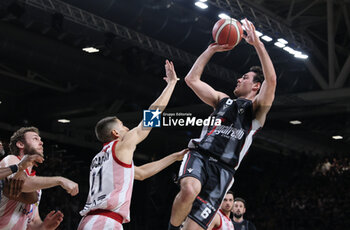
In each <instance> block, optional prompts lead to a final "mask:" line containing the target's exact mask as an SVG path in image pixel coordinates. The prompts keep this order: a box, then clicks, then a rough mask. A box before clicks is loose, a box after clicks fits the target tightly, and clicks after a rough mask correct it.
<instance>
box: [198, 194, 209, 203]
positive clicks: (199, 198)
mask: <svg viewBox="0 0 350 230" xmlns="http://www.w3.org/2000/svg"><path fill="white" fill-rule="evenodd" d="M197 199H198V200H200V201H202V202H203V203H204V204H206V203H208V202H206V201H205V200H203V199H202V198H201V197H200V196H197Z"/></svg>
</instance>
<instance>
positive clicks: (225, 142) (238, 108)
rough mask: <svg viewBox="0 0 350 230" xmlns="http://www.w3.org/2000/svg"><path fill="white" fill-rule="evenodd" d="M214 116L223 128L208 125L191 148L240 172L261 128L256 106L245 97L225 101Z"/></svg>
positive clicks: (192, 142) (225, 99)
mask: <svg viewBox="0 0 350 230" xmlns="http://www.w3.org/2000/svg"><path fill="white" fill-rule="evenodd" d="M210 116H211V117H212V118H214V119H220V120H221V125H219V126H215V125H213V126H204V127H203V129H202V133H201V137H200V138H198V139H192V140H191V141H190V143H189V147H190V148H196V149H197V150H198V151H199V152H202V153H206V154H209V155H210V156H212V157H213V158H215V159H217V160H219V161H220V162H222V163H224V164H226V165H228V166H229V167H230V168H231V169H232V168H234V169H235V170H236V169H237V168H238V166H239V164H240V162H241V160H242V159H243V157H244V156H245V154H246V153H247V152H248V149H249V147H250V145H251V143H252V139H253V135H254V134H255V133H256V131H258V129H259V128H260V127H261V125H260V123H259V122H258V121H257V120H255V119H254V114H253V103H252V101H251V100H247V99H244V98H238V99H230V98H223V99H222V100H221V101H220V102H219V103H218V105H217V106H216V108H215V110H214V112H213V113H212V114H211V115H210Z"/></svg>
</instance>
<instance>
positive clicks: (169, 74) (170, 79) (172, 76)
mask: <svg viewBox="0 0 350 230" xmlns="http://www.w3.org/2000/svg"><path fill="white" fill-rule="evenodd" d="M165 73H166V77H164V78H163V79H164V80H165V81H166V82H167V83H168V84H169V83H175V82H176V81H177V80H178V78H177V75H176V72H175V68H174V63H173V62H172V61H169V60H165Z"/></svg>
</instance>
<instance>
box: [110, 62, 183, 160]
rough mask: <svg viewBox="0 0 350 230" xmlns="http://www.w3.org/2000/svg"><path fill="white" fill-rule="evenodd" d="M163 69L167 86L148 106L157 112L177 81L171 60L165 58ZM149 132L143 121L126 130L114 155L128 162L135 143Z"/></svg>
mask: <svg viewBox="0 0 350 230" xmlns="http://www.w3.org/2000/svg"><path fill="white" fill-rule="evenodd" d="M165 71H166V77H164V80H165V81H166V82H167V86H166V87H165V89H164V90H163V92H162V94H161V95H160V96H159V97H158V98H157V100H155V101H154V102H153V103H152V104H151V106H150V107H149V108H150V109H155V110H159V113H161V112H162V111H163V110H164V109H165V107H166V106H167V105H168V102H169V100H170V97H171V95H172V93H173V91H174V88H175V85H176V82H177V76H176V72H175V68H174V64H173V63H172V62H169V61H168V60H166V62H165ZM150 132H151V128H144V127H143V121H141V122H140V124H139V125H138V126H137V127H135V128H133V129H132V130H130V131H129V132H127V133H126V134H125V136H124V137H123V139H122V140H121V141H120V142H119V143H118V145H116V149H115V152H116V157H117V158H118V159H119V160H121V161H122V162H124V163H126V164H130V163H131V161H132V157H133V152H134V150H135V148H136V145H137V144H138V143H140V142H141V141H143V140H144V139H145V138H146V137H147V136H148V134H149V133H150Z"/></svg>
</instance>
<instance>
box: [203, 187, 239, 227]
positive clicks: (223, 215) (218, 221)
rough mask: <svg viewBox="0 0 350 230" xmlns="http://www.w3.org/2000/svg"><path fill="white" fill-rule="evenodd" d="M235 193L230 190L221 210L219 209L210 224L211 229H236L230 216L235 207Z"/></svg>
mask: <svg viewBox="0 0 350 230" xmlns="http://www.w3.org/2000/svg"><path fill="white" fill-rule="evenodd" d="M233 201H234V200H233V193H232V191H228V192H227V193H226V195H225V198H224V200H223V201H222V204H221V207H220V209H219V211H217V213H216V215H215V217H214V220H213V221H212V222H211V224H210V226H209V228H208V229H209V230H234V229H235V228H234V227H233V222H232V220H231V218H230V214H231V210H232V208H233Z"/></svg>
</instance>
